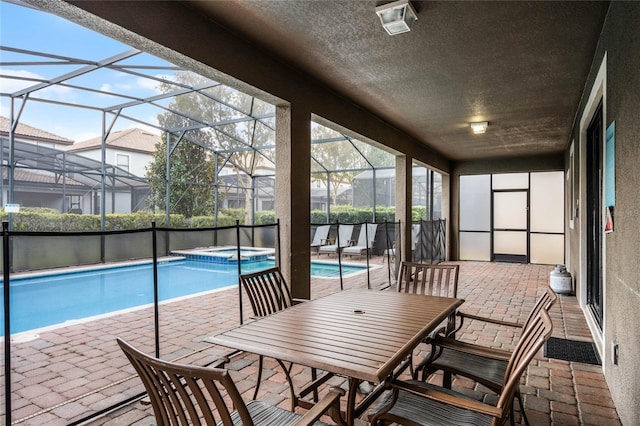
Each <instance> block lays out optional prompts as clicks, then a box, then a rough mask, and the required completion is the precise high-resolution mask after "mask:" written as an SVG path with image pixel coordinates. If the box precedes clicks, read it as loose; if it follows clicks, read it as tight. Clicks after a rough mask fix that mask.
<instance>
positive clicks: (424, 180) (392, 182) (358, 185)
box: [353, 167, 442, 219]
mask: <svg viewBox="0 0 640 426" xmlns="http://www.w3.org/2000/svg"><path fill="white" fill-rule="evenodd" d="M373 177H374V174H373V170H366V171H364V172H362V173H360V174H359V175H357V176H356V177H355V178H353V205H354V207H362V206H371V205H373V204H374V200H373V188H372V187H373V184H372V180H373ZM433 178H434V182H433V192H434V193H433V218H434V219H439V218H441V217H442V213H441V212H442V176H441V175H440V174H439V173H437V172H436V173H434V174H433ZM375 180H376V194H375V195H376V197H375V205H376V206H384V207H393V206H395V199H396V171H395V169H389V168H387V169H377V170H376V173H375ZM430 187H431V182H429V174H428V173H427V169H425V168H423V167H414V169H413V188H412V191H411V192H412V199H411V205H412V206H425V207H426V206H428V205H429V202H430V194H429V192H430V190H431V189H430Z"/></svg>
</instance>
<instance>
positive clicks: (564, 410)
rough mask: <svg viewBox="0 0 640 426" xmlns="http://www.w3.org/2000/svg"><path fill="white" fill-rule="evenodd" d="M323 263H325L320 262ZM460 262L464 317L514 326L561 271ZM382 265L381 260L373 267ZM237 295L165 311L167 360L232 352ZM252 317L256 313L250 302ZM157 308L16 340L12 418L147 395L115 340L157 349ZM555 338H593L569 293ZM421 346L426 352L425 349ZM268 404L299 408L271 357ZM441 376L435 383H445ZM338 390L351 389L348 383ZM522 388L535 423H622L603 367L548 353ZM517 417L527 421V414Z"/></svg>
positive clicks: (507, 337)
mask: <svg viewBox="0 0 640 426" xmlns="http://www.w3.org/2000/svg"><path fill="white" fill-rule="evenodd" d="M314 258H315V256H314ZM451 263H457V264H459V265H460V277H459V284H458V295H459V297H461V298H463V299H465V300H466V301H465V303H464V304H463V306H462V310H464V311H466V312H469V313H474V314H480V315H484V316H491V317H493V318H496V319H504V320H511V321H517V320H520V321H521V320H523V319H524V318H525V317H526V315H527V313H528V312H529V310H530V309H531V307H532V306H533V304H534V302H535V300H536V298H537V296H538V295H539V294H541V292H542V291H543V289H544V288H545V287H546V286H547V285H548V281H549V272H550V271H551V269H552V267H551V266H546V265H523V264H508V263H489V262H451ZM372 264H374V265H382V264H383V263H382V261H381V259H380V258H377V259H374V260H373V261H372ZM384 266H385V267H384V268H379V269H377V270H376V271H374V272H373V273H372V274H371V281H372V288H379V287H380V286H383V285H385V284H386V283H387V281H388V272H387V268H386V263H384ZM356 287H357V288H363V287H366V275H358V276H355V277H353V278H349V279H345V280H344V288H345V289H348V288H356ZM336 291H340V284H339V281H338V280H336V279H315V278H314V279H312V298H317V297H320V296H322V295H325V294H329V293H332V292H336ZM237 306H238V294H237V290H236V289H229V290H224V291H219V292H215V293H211V294H209V295H206V296H203V297H198V298H191V299H184V300H181V301H178V302H172V303H167V304H163V305H162V306H161V310H160V324H161V330H162V333H161V335H162V337H161V353H162V354H163V358H165V359H176V358H180V361H181V362H185V363H195V364H205V363H207V362H209V361H213V360H215V359H218V358H219V357H221V356H222V355H223V354H226V353H227V352H229V349H228V348H223V347H215V346H213V345H211V344H209V343H207V342H206V340H205V339H206V337H207V336H210V335H213V334H216V333H218V332H220V331H222V330H225V329H228V328H231V327H234V326H236V325H237V324H239V314H238V308H237ZM244 312H245V315H248V314H247V313H248V312H249V310H248V306H246V305H245V310H244ZM152 314H153V312H152V310H150V309H141V310H137V311H133V312H130V313H127V314H124V315H118V316H112V317H107V318H104V319H101V320H98V321H93V322H90V323H83V324H77V325H73V326H69V327H64V328H59V329H56V330H52V331H49V332H45V333H41V334H40V335H39V336H38V338H37V339H34V340H30V341H26V342H14V343H12V347H13V357H12V369H13V371H14V373H13V374H14V383H13V384H12V392H13V396H12V405H13V412H12V417H13V421H14V423H17V424H29V425H40V424H47V425H55V424H60V425H63V424H69V423H70V422H73V421H76V420H77V419H80V418H83V417H85V416H87V415H88V414H89V413H91V412H96V411H99V410H101V409H103V408H105V407H108V406H109V405H111V404H113V403H114V402H116V401H121V400H123V399H125V398H127V397H130V396H134V395H135V394H136V393H138V392H140V391H141V390H142V386H141V384H140V381H139V380H138V378H137V377H136V376H135V375H134V374H133V371H132V369H131V368H130V366H129V365H128V362H127V360H126V359H125V358H124V356H123V355H122V354H121V353H119V348H118V347H117V345H116V344H115V336H119V337H122V338H124V339H126V340H128V341H129V342H130V343H132V344H134V345H136V346H138V347H139V348H141V349H142V350H146V351H149V352H152V348H153V342H154V340H153V334H152V326H153V322H152V320H151V319H150V318H152ZM550 314H551V317H552V319H553V322H554V331H553V336H554V337H561V338H567V339H574V340H590V335H589V333H588V330H587V326H586V323H585V320H584V316H583V314H582V311H581V309H580V308H579V306H578V305H577V301H576V298H575V297H573V296H566V295H560V296H559V301H558V303H556V305H555V306H554V307H553V308H552V309H551V311H550ZM458 337H459V338H460V339H463V340H466V341H476V342H478V343H481V344H486V345H492V346H496V347H504V348H511V347H513V343H514V335H513V333H511V332H510V331H509V330H505V329H504V328H503V327H498V326H486V325H484V324H481V323H478V322H469V323H466V325H465V327H464V328H463V330H462V331H461V332H460V333H459V334H458ZM419 349H420V348H419ZM256 365H257V356H255V355H252V354H240V355H238V356H235V357H233V358H232V360H231V363H230V364H229V365H228V368H229V369H230V370H232V371H233V372H234V380H235V382H236V384H237V385H238V388H239V389H240V391H241V392H243V396H244V397H245V399H247V400H248V399H249V398H250V397H251V395H252V393H253V386H254V381H255V379H254V377H255V373H256V369H257V367H256ZM265 368H266V369H267V370H266V371H265V372H264V374H263V383H262V385H261V388H260V394H259V395H258V398H259V399H262V400H265V401H267V402H269V403H272V404H276V405H279V406H281V407H284V408H287V409H288V408H290V400H289V390H288V387H287V385H286V384H285V379H284V375H283V373H282V372H281V371H279V370H278V368H277V365H276V363H275V362H273V361H271V360H268V359H266V360H265ZM292 374H293V375H294V383H296V384H298V385H301V384H304V383H306V382H307V381H308V380H309V377H310V374H309V371H308V369H307V368H303V367H298V366H296V367H295V368H294V370H293V373H292ZM437 379H438V378H434V380H437ZM332 380H333V381H330V384H332V385H341V384H342V385H344V384H345V383H344V381H343V380H342V379H340V378H335V379H332ZM454 388H456V389H458V390H462V391H463V392H465V393H467V394H469V395H471V396H473V397H475V398H477V399H482V398H492V395H490V394H489V395H487V394H486V393H485V391H486V390H485V389H483V388H481V387H478V386H474V384H473V383H471V382H469V381H466V380H463V379H456V380H455V381H454ZM521 391H522V393H523V395H524V398H525V409H526V410H527V416H528V418H529V421H530V423H531V424H532V425H546V424H558V425H589V424H592V425H618V424H620V422H619V419H618V415H617V412H616V409H615V407H614V405H613V402H612V400H611V396H610V393H609V390H608V387H607V384H606V382H605V380H604V377H603V374H602V370H601V367H600V366H597V365H590V364H582V363H578V362H567V361H561V360H555V359H548V358H545V357H544V356H543V355H542V353H540V354H538V356H537V357H536V359H535V360H534V361H533V362H532V363H531V364H530V367H529V369H528V371H527V373H526V375H525V376H524V377H523V380H522V385H521ZM516 420H517V421H520V415H519V413H517V414H516ZM87 424H90V425H109V426H111V425H136V426H141V425H151V424H155V421H154V419H153V414H152V411H151V408H150V406H149V405H146V404H144V403H143V402H141V401H136V402H133V403H131V404H129V405H128V406H125V407H122V408H119V409H117V410H115V411H113V412H110V413H107V414H105V415H104V416H101V417H99V418H96V419H94V420H91V421H90V422H88V423H87Z"/></svg>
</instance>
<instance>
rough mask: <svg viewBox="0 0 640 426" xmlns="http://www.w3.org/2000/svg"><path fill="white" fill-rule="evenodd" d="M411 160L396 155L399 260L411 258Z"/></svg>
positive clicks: (404, 156)
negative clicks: (399, 239)
mask: <svg viewBox="0 0 640 426" xmlns="http://www.w3.org/2000/svg"><path fill="white" fill-rule="evenodd" d="M412 162H413V160H412V159H411V157H409V156H406V155H397V156H396V220H400V225H401V227H400V232H401V233H402V258H401V259H400V260H411V198H412V193H411V191H412V189H413V182H412V181H413V168H412ZM396 244H397V243H396ZM396 247H397V245H396Z"/></svg>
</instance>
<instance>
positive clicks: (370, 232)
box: [342, 223, 378, 259]
mask: <svg viewBox="0 0 640 426" xmlns="http://www.w3.org/2000/svg"><path fill="white" fill-rule="evenodd" d="M366 225H367V226H366V227H365V226H364V225H363V226H361V227H360V234H358V242H357V243H356V245H355V246H348V247H345V248H344V249H343V250H342V254H344V255H345V256H358V259H360V258H362V254H363V253H367V252H368V251H370V250H371V249H373V246H374V243H375V241H376V231H377V230H378V224H377V223H367V224H366ZM367 240H368V241H367Z"/></svg>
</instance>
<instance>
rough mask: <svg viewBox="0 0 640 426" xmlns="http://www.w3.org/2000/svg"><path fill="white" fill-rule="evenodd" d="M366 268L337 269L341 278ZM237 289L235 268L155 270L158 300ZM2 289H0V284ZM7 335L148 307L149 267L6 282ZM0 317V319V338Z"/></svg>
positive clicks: (321, 271) (315, 268) (198, 265)
mask: <svg viewBox="0 0 640 426" xmlns="http://www.w3.org/2000/svg"><path fill="white" fill-rule="evenodd" d="M273 265H274V262H273V261H272V260H267V261H260V262H246V263H244V262H243V263H242V272H243V273H250V272H254V271H259V270H262V269H266V268H270V267H272V266H273ZM364 269H366V267H365V266H360V267H356V266H347V265H345V266H343V276H345V275H348V274H351V273H354V272H356V271H361V270H364ZM311 275H313V276H323V277H333V276H339V270H338V266H337V265H335V264H334V265H327V264H323V263H315V262H312V264H311ZM237 284H238V267H237V264H234V265H231V264H219V263H206V262H194V261H190V260H179V261H170V262H163V263H161V264H159V265H158V297H159V300H160V301H163V300H169V299H174V298H177V297H182V296H188V295H191V294H196V293H201V292H205V291H210V290H215V289H220V288H225V287H229V286H233V285H237ZM0 288H2V285H0ZM10 293H11V333H19V332H22V331H27V330H32V329H36V328H41V327H46V326H49V325H54V324H61V323H64V322H66V321H72V320H78V319H82V318H86V317H91V316H95V315H101V314H106V313H110V312H114V311H119V310H122V309H128V308H133V307H136V306H141V305H146V304H150V303H153V268H152V265H151V264H144V265H137V266H122V267H114V268H102V269H96V270H90V271H83V272H71V273H62V274H57V275H46V276H41V277H32V278H14V279H12V280H11V289H10ZM3 329H4V318H3V315H0V336H2V335H3Z"/></svg>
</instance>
